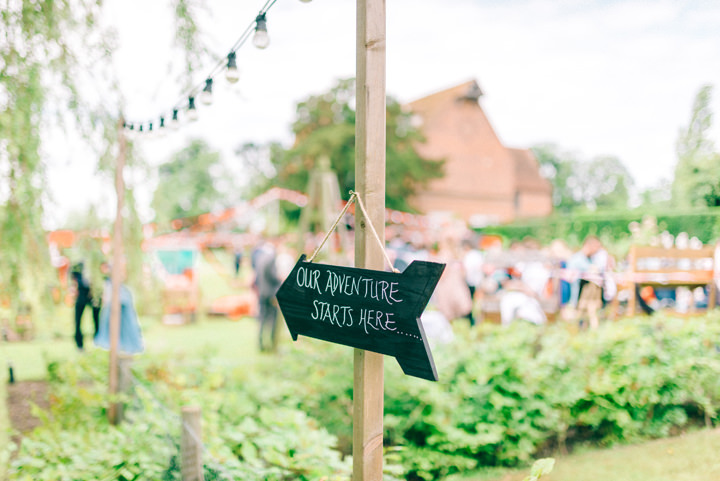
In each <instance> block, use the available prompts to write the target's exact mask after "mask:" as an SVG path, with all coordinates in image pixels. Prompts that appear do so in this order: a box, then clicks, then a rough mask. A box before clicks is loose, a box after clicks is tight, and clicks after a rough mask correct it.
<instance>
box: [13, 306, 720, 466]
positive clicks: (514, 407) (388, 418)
mask: <svg viewBox="0 0 720 481" xmlns="http://www.w3.org/2000/svg"><path fill="white" fill-rule="evenodd" d="M718 321H720V313H719V312H713V313H711V314H708V315H706V316H705V317H699V318H693V319H675V318H670V317H664V316H662V315H656V316H654V317H651V318H634V319H626V320H623V321H620V322H616V323H607V324H605V325H601V327H600V328H599V329H597V330H594V331H581V332H573V331H572V329H570V327H569V326H566V325H561V324H557V325H550V326H546V327H537V326H533V325H530V324H526V323H515V324H513V325H511V326H509V327H508V328H503V327H500V326H496V325H481V326H478V327H476V328H475V329H474V330H472V331H470V330H468V329H467V328H466V327H465V326H462V327H460V328H458V329H457V331H459V332H456V340H455V341H454V342H453V343H452V344H450V345H445V346H439V347H436V348H434V356H435V361H436V364H437V367H438V372H439V374H440V381H439V382H437V383H432V382H428V381H424V380H420V379H416V378H412V377H408V376H405V375H403V374H402V372H401V370H400V368H399V367H398V366H397V365H396V363H395V361H394V360H392V359H390V358H388V359H387V362H386V374H385V379H386V381H385V423H384V424H385V446H386V456H385V464H386V470H387V472H386V477H385V479H396V478H394V476H397V477H400V478H402V479H408V480H433V479H441V478H443V477H445V476H447V475H450V474H453V473H458V472H463V471H468V470H473V469H476V468H478V467H482V466H512V465H517V464H524V463H528V462H529V461H530V460H531V459H532V458H533V457H536V456H539V455H543V454H545V453H547V452H550V451H552V450H555V449H557V448H560V449H565V448H567V447H572V446H573V445H575V444H577V443H581V442H587V441H590V442H594V443H601V444H612V443H616V442H626V441H636V440H639V439H645V438H655V437H662V436H668V435H671V434H675V433H678V432H680V431H681V430H684V429H687V428H689V427H691V426H694V425H702V424H706V425H708V424H712V423H714V422H717V421H718V416H719V414H718V409H720V383H718V381H717V373H718V372H720V353H719V350H720V347H719V346H720V322H718ZM106 357H107V356H106V355H103V353H97V354H89V355H86V356H85V357H84V358H83V360H82V362H81V363H80V364H70V363H68V364H54V365H51V366H50V373H51V376H50V378H51V380H52V409H51V411H50V412H49V413H42V414H41V416H43V417H44V421H45V422H44V424H43V426H42V427H41V428H39V429H38V430H36V431H35V432H34V433H33V434H32V435H30V436H29V437H26V438H25V440H24V441H23V443H22V447H21V448H20V450H19V451H18V453H17V456H16V458H15V460H14V461H13V464H12V476H13V477H12V478H11V479H41V480H42V479H53V480H55V479H73V478H72V476H73V474H72V473H77V472H83V473H87V475H83V477H84V478H87V479H122V480H131V479H132V480H136V479H137V480H140V479H178V477H179V471H178V465H179V460H178V455H179V446H178V442H179V435H180V433H179V431H180V421H179V416H178V415H177V414H176V413H179V412H180V407H181V406H182V405H186V404H198V405H200V406H201V407H202V409H203V411H202V412H203V439H204V441H205V449H206V451H205V456H204V459H205V461H206V466H205V474H206V478H208V479H213V477H218V478H222V477H223V476H226V477H230V478H231V479H244V480H254V479H258V480H259V479H269V480H285V479H301V480H302V479H307V480H310V479H320V478H323V477H324V478H325V479H328V480H330V479H347V478H348V477H349V473H350V470H351V468H350V464H351V460H350V457H349V456H348V455H349V454H350V452H351V440H352V376H353V373H352V371H353V369H352V350H351V349H348V348H345V347H343V346H336V345H332V344H328V343H323V342H319V341H313V340H307V339H302V340H301V341H300V342H298V343H295V344H293V346H292V347H290V348H289V349H288V350H287V351H284V352H282V353H280V354H278V356H276V357H264V358H262V359H261V360H260V361H258V362H256V363H253V364H250V363H247V364H240V365H237V366H234V367H228V366H227V365H222V364H219V363H217V362H213V357H212V355H211V353H208V354H207V355H206V357H205V358H203V359H201V360H187V359H182V358H167V357H166V358H157V357H149V356H143V357H142V358H140V359H138V361H137V362H136V365H135V373H136V376H137V384H136V385H135V390H134V394H133V395H132V397H131V398H128V403H129V404H128V405H129V408H128V416H129V421H128V422H126V423H123V424H121V425H120V426H118V427H112V426H109V425H108V424H107V422H106V421H105V406H106V405H107V402H108V399H107V396H106V395H105V391H106V389H107V388H106V387H105V385H104V380H105V377H106V373H107V363H106V360H105V359H106Z"/></svg>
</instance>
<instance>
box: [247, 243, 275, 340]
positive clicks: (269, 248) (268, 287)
mask: <svg viewBox="0 0 720 481" xmlns="http://www.w3.org/2000/svg"><path fill="white" fill-rule="evenodd" d="M275 242H277V241H273V242H264V243H263V244H262V245H261V246H259V247H258V248H257V249H256V252H255V253H254V266H255V282H254V283H253V286H254V287H255V291H256V293H257V298H258V321H259V322H260V332H259V348H260V352H266V351H274V350H275V348H276V347H277V317H278V306H277V299H276V298H275V294H276V293H277V290H278V289H279V288H280V284H281V283H282V281H281V279H280V276H279V275H278V270H277V262H276V261H277V247H276V245H275Z"/></svg>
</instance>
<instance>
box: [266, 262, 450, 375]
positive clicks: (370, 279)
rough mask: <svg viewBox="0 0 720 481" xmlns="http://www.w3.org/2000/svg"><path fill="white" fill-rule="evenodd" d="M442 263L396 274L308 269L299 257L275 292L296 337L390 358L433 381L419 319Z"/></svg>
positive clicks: (416, 264)
mask: <svg viewBox="0 0 720 481" xmlns="http://www.w3.org/2000/svg"><path fill="white" fill-rule="evenodd" d="M444 269H445V264H438V263H435V262H424V261H413V262H412V263H411V264H410V265H409V266H408V267H407V269H405V271H404V272H403V273H401V274H397V273H394V272H384V271H374V270H369V269H358V268H353V267H341V266H333V265H327V264H314V263H311V262H307V261H306V260H305V255H302V256H301V257H300V259H299V260H298V262H297V264H295V267H294V268H293V270H292V272H290V275H289V276H288V277H287V279H285V282H284V283H283V284H282V286H280V289H279V290H278V293H277V299H278V303H279V304H280V310H281V311H282V313H283V316H285V321H286V322H287V326H288V328H289V329H290V334H291V335H292V338H293V339H294V340H297V338H298V335H303V336H307V337H312V338H315V339H322V340H324V341H329V342H334V343H337V344H343V345H346V346H351V347H355V348H358V349H364V350H367V351H373V352H377V353H380V354H385V355H388V356H394V357H395V358H396V359H397V361H398V363H399V364H400V367H401V368H402V370H403V372H404V373H405V374H407V375H409V376H415V377H419V378H423V379H428V380H430V381H437V379H438V378H437V371H436V369H435V362H434V361H433V358H432V353H431V352H430V348H429V347H428V343H427V339H426V338H425V331H424V330H423V327H422V323H421V322H420V315H421V314H422V312H423V310H424V309H425V306H427V303H428V301H429V300H430V296H431V295H432V293H433V291H434V290H435V286H436V285H437V283H438V281H439V280H440V276H441V275H442V272H443V270H444Z"/></svg>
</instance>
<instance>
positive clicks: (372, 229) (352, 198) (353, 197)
mask: <svg viewBox="0 0 720 481" xmlns="http://www.w3.org/2000/svg"><path fill="white" fill-rule="evenodd" d="M355 201H357V204H358V205H359V206H360V211H361V212H362V215H363V216H364V217H365V220H366V221H367V225H368V227H370V232H372V234H373V237H375V240H376V241H377V243H378V245H379V246H380V249H381V250H382V253H383V255H384V256H385V260H386V261H387V263H388V266H389V267H390V269H391V270H392V271H393V272H395V273H399V272H400V271H399V270H397V269H396V268H395V267H394V266H393V263H392V261H391V260H390V256H389V255H388V253H387V250H385V244H384V243H383V241H382V240H381V239H380V236H379V235H378V233H377V231H376V230H375V226H374V225H373V223H372V221H371V220H370V216H369V215H368V213H367V211H366V210H365V204H364V203H363V201H362V198H360V194H358V193H357V192H355V191H353V190H351V191H350V198H349V199H348V201H347V203H346V204H345V207H343V209H342V211H341V212H340V215H338V217H337V219H335V223H333V225H332V226H331V227H330V229H329V230H328V231H327V232H326V233H325V237H323V240H322V241H321V242H320V245H318V246H317V248H316V249H315V251H314V252H313V253H312V255H311V256H310V257H309V258H308V260H307V262H312V261H313V260H315V257H316V256H317V255H318V253H319V252H320V249H322V248H323V246H324V245H325V243H326V242H327V240H328V239H329V238H330V235H331V234H332V233H333V231H334V230H335V229H336V228H337V226H338V224H339V223H340V220H341V219H342V218H343V216H344V215H345V213H346V212H347V211H348V209H349V208H350V205H351V204H352V203H353V202H355Z"/></svg>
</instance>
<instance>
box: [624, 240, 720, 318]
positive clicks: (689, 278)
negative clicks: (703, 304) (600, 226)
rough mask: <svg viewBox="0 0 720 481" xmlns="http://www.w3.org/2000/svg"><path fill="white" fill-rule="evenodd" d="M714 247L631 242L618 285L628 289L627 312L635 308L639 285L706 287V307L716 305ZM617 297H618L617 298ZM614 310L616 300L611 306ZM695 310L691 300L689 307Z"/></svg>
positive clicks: (634, 311) (632, 313) (633, 313)
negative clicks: (626, 268) (627, 259)
mask: <svg viewBox="0 0 720 481" xmlns="http://www.w3.org/2000/svg"><path fill="white" fill-rule="evenodd" d="M714 274H715V248H714V247H703V248H701V249H677V248H669V249H667V248H664V247H652V246H638V245H634V246H632V247H631V248H630V255H629V269H628V272H627V273H626V275H625V279H624V282H623V283H622V286H621V287H624V288H627V289H629V291H630V297H629V299H628V307H627V315H630V316H633V315H635V313H636V308H637V292H638V290H639V289H638V288H639V287H642V286H651V287H668V286H670V287H688V288H690V289H694V288H697V287H707V288H708V309H712V308H714V307H715V303H716V289H715V283H714ZM616 298H617V297H616ZM613 307H614V310H615V312H617V310H616V308H617V301H615V305H614V306H613ZM690 310H691V311H694V303H692V305H691V307H690Z"/></svg>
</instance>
